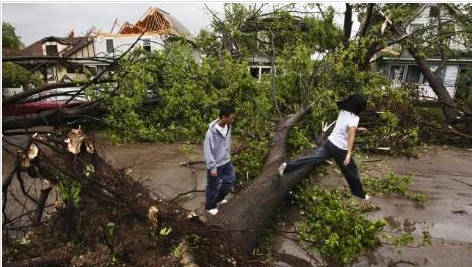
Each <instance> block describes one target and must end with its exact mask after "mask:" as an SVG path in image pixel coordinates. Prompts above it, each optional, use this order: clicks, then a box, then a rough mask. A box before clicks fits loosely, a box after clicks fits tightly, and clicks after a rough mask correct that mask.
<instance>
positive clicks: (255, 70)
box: [249, 67, 259, 79]
mask: <svg viewBox="0 0 472 267" xmlns="http://www.w3.org/2000/svg"><path fill="white" fill-rule="evenodd" d="M249 71H250V72H251V76H252V77H254V78H258V79H259V67H251V68H250V70H249Z"/></svg>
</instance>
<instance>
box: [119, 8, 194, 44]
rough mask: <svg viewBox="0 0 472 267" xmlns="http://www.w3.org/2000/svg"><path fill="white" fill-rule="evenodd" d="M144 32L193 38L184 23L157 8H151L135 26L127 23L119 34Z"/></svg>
mask: <svg viewBox="0 0 472 267" xmlns="http://www.w3.org/2000/svg"><path fill="white" fill-rule="evenodd" d="M142 31H145V32H146V33H157V34H165V33H168V34H178V35H185V36H189V37H190V36H191V33H190V32H189V30H188V29H187V28H185V26H184V25H182V23H180V22H179V21H178V20H177V19H175V18H174V17H172V16H171V15H170V14H169V13H167V12H165V11H164V10H162V9H159V8H157V7H151V8H149V9H148V10H147V11H146V12H145V13H144V15H143V16H142V17H141V18H140V19H139V20H138V22H136V23H135V24H132V23H129V22H125V23H124V24H123V26H122V27H121V28H120V29H119V30H118V34H140V33H142Z"/></svg>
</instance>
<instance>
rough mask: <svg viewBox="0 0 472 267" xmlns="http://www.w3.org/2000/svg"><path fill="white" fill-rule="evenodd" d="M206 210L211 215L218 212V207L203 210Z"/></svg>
mask: <svg viewBox="0 0 472 267" xmlns="http://www.w3.org/2000/svg"><path fill="white" fill-rule="evenodd" d="M205 211H206V212H208V213H210V214H211V215H216V214H217V213H218V209H216V208H215V209H211V210H205Z"/></svg>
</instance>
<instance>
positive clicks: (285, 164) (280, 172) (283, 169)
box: [278, 162, 287, 175]
mask: <svg viewBox="0 0 472 267" xmlns="http://www.w3.org/2000/svg"><path fill="white" fill-rule="evenodd" d="M285 167H287V162H284V163H282V164H280V166H279V168H278V171H279V174H280V175H283V174H284V171H285Z"/></svg>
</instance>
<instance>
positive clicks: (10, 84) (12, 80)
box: [2, 62, 43, 88]
mask: <svg viewBox="0 0 472 267" xmlns="http://www.w3.org/2000/svg"><path fill="white" fill-rule="evenodd" d="M42 83H43V82H42V80H41V79H39V78H38V77H36V76H34V74H33V73H31V72H30V71H28V70H27V69H25V68H23V67H22V66H20V65H17V64H15V63H11V62H5V63H2V87H3V88H15V87H20V86H23V88H27V87H28V86H29V84H33V85H34V86H38V85H41V84H42Z"/></svg>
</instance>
